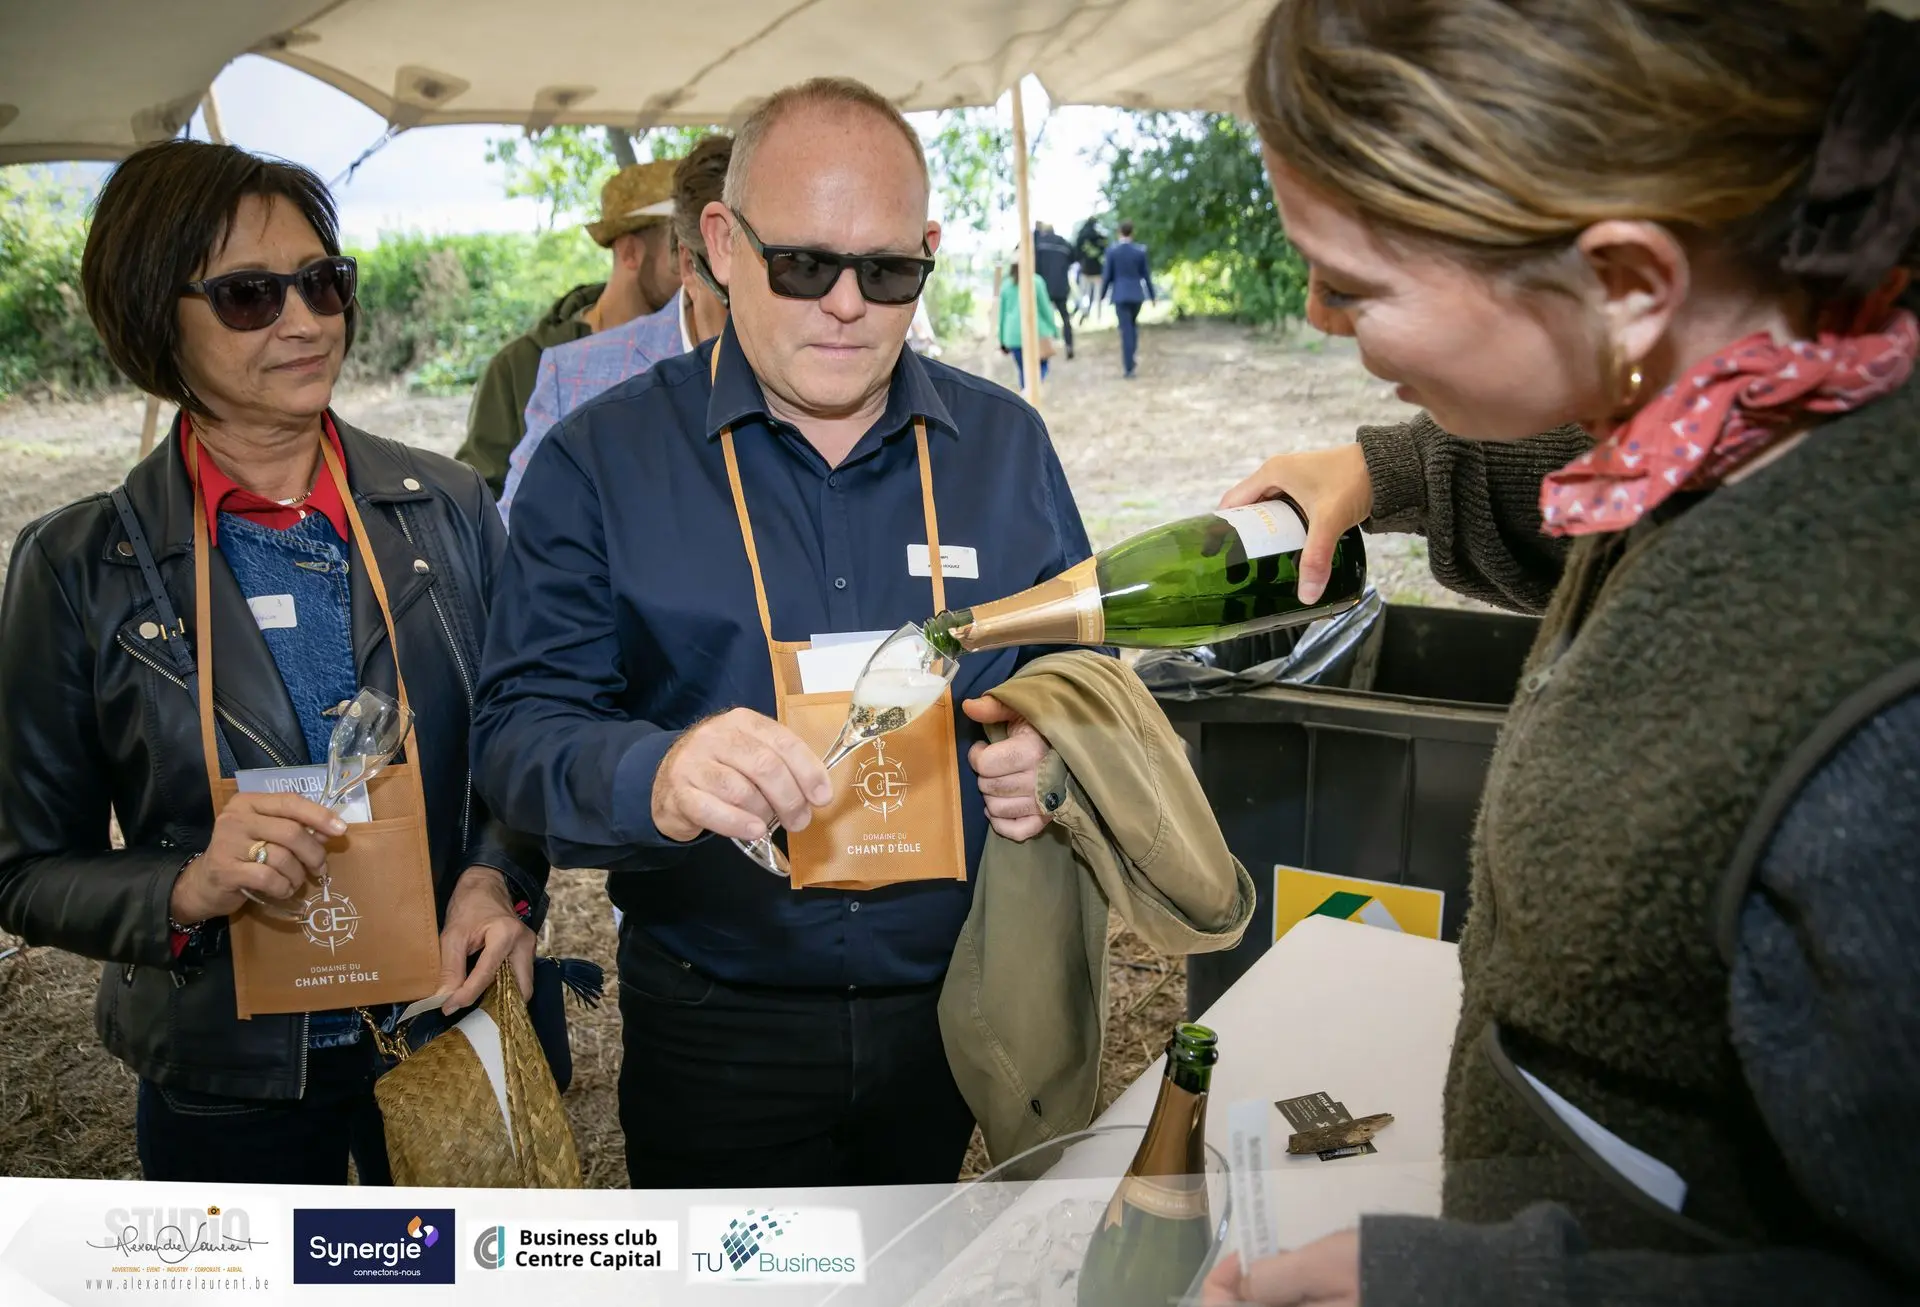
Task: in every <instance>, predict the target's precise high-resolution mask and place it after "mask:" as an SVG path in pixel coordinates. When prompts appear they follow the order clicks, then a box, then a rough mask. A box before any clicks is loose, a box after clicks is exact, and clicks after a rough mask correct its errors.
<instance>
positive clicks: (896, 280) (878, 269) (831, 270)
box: [733, 209, 933, 304]
mask: <svg viewBox="0 0 1920 1307" xmlns="http://www.w3.org/2000/svg"><path fill="white" fill-rule="evenodd" d="M733 218H734V221H735V222H737V223H739V224H740V230H741V231H742V232H743V233H745V235H746V238H747V244H749V245H751V246H753V252H754V253H755V254H758V255H759V256H760V257H761V258H762V259H764V260H765V261H766V265H767V285H768V286H769V287H771V288H772V290H773V293H774V294H776V295H784V296H786V298H788V299H790V300H817V299H823V298H825V296H826V294H827V292H828V291H830V290H832V289H833V288H834V286H835V285H836V284H838V283H839V281H840V274H841V273H842V272H845V271H846V270H847V269H848V268H852V269H853V279H854V281H855V282H856V283H857V284H858V285H859V287H860V293H861V295H863V296H865V297H866V300H867V302H868V303H869V304H911V303H913V302H914V301H915V300H916V299H919V298H920V292H921V291H922V290H923V289H924V288H925V287H926V284H927V278H928V277H931V276H932V275H933V259H932V258H931V257H928V258H924V259H921V258H915V257H914V256H913V255H911V254H835V253H834V252H833V251H832V250H815V249H809V248H807V247H806V246H804V245H768V244H767V243H766V242H764V241H762V240H761V239H760V234H759V233H758V232H756V231H754V229H753V224H752V223H750V222H748V221H747V220H746V218H744V217H743V216H741V213H740V210H738V209H735V210H733ZM920 248H921V249H923V250H927V253H928V255H929V256H930V255H931V254H932V253H933V251H932V250H931V249H928V248H927V244H926V242H925V241H924V240H923V241H922V242H921V244H920Z"/></svg>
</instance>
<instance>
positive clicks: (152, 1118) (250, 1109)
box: [134, 1039, 393, 1185]
mask: <svg viewBox="0 0 1920 1307" xmlns="http://www.w3.org/2000/svg"><path fill="white" fill-rule="evenodd" d="M374 1059H375V1054H374V1052H373V1048H372V1045H371V1044H370V1043H369V1042H368V1041H367V1040H365V1039H362V1040H361V1041H360V1042H359V1043H358V1044H355V1045H352V1046H351V1047H348V1048H330V1049H325V1050H320V1049H315V1050H313V1051H311V1052H309V1053H308V1054H307V1093H306V1096H305V1097H304V1098H297V1099H286V1100H272V1101H268V1100H263V1099H254V1098H225V1097H222V1096H220V1095H217V1094H202V1093H198V1092H196V1091H194V1090H190V1089H166V1088H162V1087H161V1086H159V1085H157V1084H155V1083H153V1082H152V1081H151V1080H142V1081H141V1082H140V1095H139V1099H138V1103H137V1105H136V1107H135V1108H134V1141H135V1145H136V1147H137V1148H138V1150H139V1153H140V1174H141V1177H142V1178H143V1179H147V1180H187V1181H195V1182H201V1183H212V1184H345V1183H346V1182H347V1157H348V1155H349V1154H351V1155H352V1157H353V1164H354V1169H355V1171H356V1173H357V1175H358V1177H359V1181H360V1183H361V1184H366V1185H376V1184H377V1185H385V1184H392V1183H393V1177H392V1172H391V1171H390V1170H389V1169H388V1165H387V1138H386V1131H385V1129H384V1127H383V1126H382V1124H381V1120H380V1107H379V1105H378V1104H377V1103H376V1102H374V1098H373V1078H374Z"/></svg>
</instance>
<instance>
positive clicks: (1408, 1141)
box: [1096, 917, 1460, 1247]
mask: <svg viewBox="0 0 1920 1307" xmlns="http://www.w3.org/2000/svg"><path fill="white" fill-rule="evenodd" d="M1459 1017H1460V963H1459V959H1458V957H1457V955H1456V951H1455V949H1454V946H1453V945H1451V944H1443V943H1441V942H1439V941H1438V940H1430V939H1420V938H1418V937H1416V936H1412V935H1403V934H1399V933H1397V932H1394V931H1390V930H1382V929H1380V928H1378V927H1374V926H1365V925H1361V924H1359V923H1357V922H1349V921H1338V920H1335V919H1334V918H1332V917H1308V918H1307V919H1306V920H1305V921H1302V922H1301V923H1300V924H1298V925H1296V926H1295V927H1294V928H1293V929H1292V930H1290V931H1288V932H1287V933H1286V935H1284V936H1283V937H1281V939H1280V940H1279V941H1278V942H1276V943H1275V944H1274V946H1273V948H1272V949H1271V950H1269V951H1268V952H1267V953H1266V954H1265V955H1264V956H1263V957H1261V959H1260V960H1259V961H1258V962H1256V963H1254V965H1253V967H1252V969H1250V970H1249V971H1248V972H1247V974H1246V975H1244V976H1242V977H1241V978H1240V979H1239V980H1238V981H1237V982H1236V983H1235V984H1234V985H1233V987H1232V988H1231V989H1229V990H1228V991H1227V992H1226V993H1225V994H1223V995H1221V996H1220V1000H1219V1001H1218V1002H1217V1003H1215V1004H1214V1005H1213V1006H1212V1007H1211V1008H1209V1009H1208V1010H1207V1011H1206V1012H1205V1013H1204V1014H1203V1015H1202V1016H1201V1017H1200V1022H1201V1024H1203V1025H1206V1026H1209V1027H1211V1028H1212V1029H1213V1030H1215V1031H1216V1032H1217V1033H1218V1034H1219V1036H1220V1062H1219V1065H1218V1066H1216V1067H1215V1068H1214V1072H1213V1084H1212V1089H1211V1092H1210V1093H1209V1095H1208V1103H1207V1141H1208V1142H1209V1143H1210V1144H1212V1145H1214V1146H1215V1147H1217V1148H1219V1149H1220V1150H1221V1151H1222V1152H1223V1153H1224V1152H1226V1151H1227V1145H1228V1139H1229V1130H1228V1124H1227V1117H1228V1113H1229V1111H1230V1110H1231V1108H1232V1106H1233V1104H1234V1103H1236V1102H1240V1101H1244V1100H1250V1099H1257V1100H1260V1101H1263V1102H1265V1103H1268V1104H1271V1103H1273V1102H1274V1101H1276V1100H1278V1099H1283V1098H1296V1097H1299V1096H1301V1095H1304V1094H1312V1093H1318V1092H1320V1091H1322V1090H1324V1091H1326V1092H1327V1093H1329V1094H1331V1095H1332V1096H1333V1098H1334V1099H1335V1100H1336V1101H1338V1102H1342V1103H1345V1104H1346V1107H1347V1110H1348V1111H1350V1112H1352V1113H1353V1115H1354V1116H1356V1117H1360V1116H1372V1115H1373V1114H1375V1113H1377V1112H1391V1113H1392V1114H1393V1118H1394V1121H1393V1124H1392V1125H1391V1126H1389V1127H1388V1128H1387V1130H1386V1131H1385V1133H1383V1134H1382V1135H1380V1137H1379V1138H1378V1139H1376V1140H1375V1146H1376V1147H1377V1148H1378V1149H1379V1150H1380V1151H1379V1152H1378V1153H1375V1154H1373V1155H1371V1156H1366V1157H1350V1158H1341V1159H1339V1160H1337V1161H1332V1162H1322V1161H1321V1160H1320V1159H1319V1158H1317V1157H1304V1158H1295V1157H1288V1156H1286V1155H1285V1149H1286V1136H1287V1134H1288V1133H1289V1132H1290V1130H1291V1127H1290V1126H1288V1125H1287V1124H1286V1122H1285V1119H1284V1118H1283V1117H1281V1115H1280V1114H1279V1112H1278V1111H1275V1110H1273V1109H1272V1108H1271V1107H1269V1109H1268V1110H1269V1112H1270V1131H1271V1151H1270V1154H1269V1156H1270V1158H1271V1161H1270V1167H1271V1169H1270V1170H1268V1172H1267V1175H1266V1182H1267V1199H1268V1202H1269V1204H1270V1207H1271V1210H1272V1213H1273V1217H1272V1220H1273V1224H1274V1226H1275V1227H1276V1229H1277V1233H1278V1238H1279V1245H1280V1246H1281V1247H1295V1246H1298V1245H1299V1244H1302V1243H1305V1242H1308V1241H1310V1240H1312V1239H1316V1238H1318V1237H1319V1236H1321V1235H1323V1234H1329V1233H1331V1232H1333V1231H1335V1230H1339V1229H1344V1228H1345V1227H1347V1226H1350V1225H1352V1224H1353V1223H1354V1222H1355V1221H1356V1220H1357V1219H1358V1218H1359V1216H1360V1214H1361V1213H1362V1212H1387V1211H1391V1212H1405V1213H1413V1214H1422V1215H1433V1214H1437V1213H1438V1212H1439V1210H1440V1100H1441V1095H1442V1092H1443V1090H1444V1087H1445V1083H1446V1073H1447V1058H1448V1053H1449V1050H1450V1049H1451V1047H1452V1044H1453V1033H1454V1026H1455V1025H1456V1024H1457V1022H1458V1021H1459ZM1161 1072H1162V1063H1161V1062H1159V1061H1156V1062H1155V1063H1154V1064H1153V1065H1152V1066H1151V1067H1149V1068H1148V1070H1147V1072H1146V1073H1145V1074H1143V1075H1142V1076H1141V1077H1140V1079H1138V1080H1137V1081H1135V1082H1134V1083H1133V1085H1132V1086H1130V1087H1129V1088H1128V1089H1127V1091H1126V1092H1125V1093H1123V1094H1122V1095H1121V1096H1120V1097H1119V1098H1118V1099H1117V1100H1115V1102H1114V1104H1113V1106H1112V1107H1110V1108H1108V1109H1107V1111H1106V1113H1105V1114H1104V1115H1102V1116H1101V1118H1100V1120H1099V1121H1098V1122H1097V1123H1096V1124H1099V1125H1117V1124H1140V1125H1144V1124H1145V1123H1146V1121H1147V1119H1148V1117H1150V1116H1151V1115H1152V1113H1153V1102H1154V1097H1155V1095H1156V1094H1158V1093H1159V1090H1160V1079H1161ZM1245 1215H1246V1214H1245V1213H1244V1212H1241V1211H1238V1210H1236V1212H1235V1219H1236V1224H1237V1223H1238V1222H1239V1221H1240V1220H1241V1219H1243V1218H1244V1217H1245Z"/></svg>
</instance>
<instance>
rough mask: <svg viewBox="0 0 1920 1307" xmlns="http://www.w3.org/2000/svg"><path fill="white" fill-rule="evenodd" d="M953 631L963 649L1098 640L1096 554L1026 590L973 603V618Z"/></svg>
mask: <svg viewBox="0 0 1920 1307" xmlns="http://www.w3.org/2000/svg"><path fill="white" fill-rule="evenodd" d="M953 634H954V637H955V638H956V639H958V640H959V641H960V647H961V648H962V649H965V650H967V651H968V652H969V653H974V652H977V651H979V650H981V649H1005V648H1009V647H1011V646H1013V645H1022V644H1099V643H1101V642H1102V641H1104V640H1105V639H1106V638H1107V618H1106V614H1105V613H1104V612H1102V611H1101V608H1100V577H1099V574H1098V565H1097V563H1096V560H1094V559H1091V558H1089V559H1087V560H1086V561H1084V562H1082V563H1079V564H1077V565H1076V566H1074V567H1070V568H1068V569H1067V570H1066V571H1064V572H1062V573H1061V574H1060V575H1058V576H1056V577H1054V578H1053V579H1052V580H1051V581H1042V582H1041V583H1040V584H1039V585H1036V586H1034V587H1033V588H1032V589H1031V590H1022V591H1021V592H1020V593H1019V594H1017V595H1013V596H1011V597H1009V598H1006V599H996V600H994V601H993V602H992V603H988V604H979V605H977V606H976V607H975V608H974V610H973V621H972V622H971V623H970V624H968V625H966V626H962V627H956V628H954V632H953Z"/></svg>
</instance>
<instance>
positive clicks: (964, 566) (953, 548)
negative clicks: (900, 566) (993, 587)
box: [907, 545, 980, 581]
mask: <svg viewBox="0 0 1920 1307" xmlns="http://www.w3.org/2000/svg"><path fill="white" fill-rule="evenodd" d="M940 571H941V574H942V575H944V576H951V577H957V578H959V579H960V580H962V581H978V580H979V579H980V555H979V553H978V552H977V551H976V550H975V549H974V548H973V547H972V546H971V545H941V546H940ZM907 575H908V576H932V575H933V554H932V553H931V552H930V551H929V550H928V549H927V547H926V546H925V545H908V546H907Z"/></svg>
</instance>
